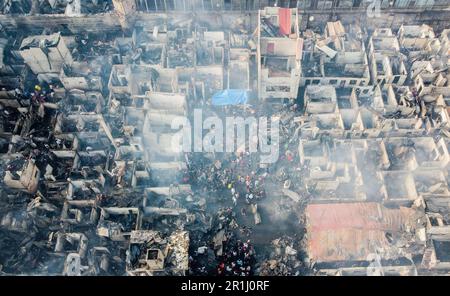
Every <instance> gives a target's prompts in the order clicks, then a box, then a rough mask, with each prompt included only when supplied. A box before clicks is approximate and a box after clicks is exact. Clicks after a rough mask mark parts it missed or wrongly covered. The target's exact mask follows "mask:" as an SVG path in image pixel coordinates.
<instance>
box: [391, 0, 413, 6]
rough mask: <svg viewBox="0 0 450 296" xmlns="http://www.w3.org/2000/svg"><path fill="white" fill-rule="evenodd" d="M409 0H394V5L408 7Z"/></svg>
mask: <svg viewBox="0 0 450 296" xmlns="http://www.w3.org/2000/svg"><path fill="white" fill-rule="evenodd" d="M409 2H410V0H396V1H395V4H394V6H395V7H408V5H409Z"/></svg>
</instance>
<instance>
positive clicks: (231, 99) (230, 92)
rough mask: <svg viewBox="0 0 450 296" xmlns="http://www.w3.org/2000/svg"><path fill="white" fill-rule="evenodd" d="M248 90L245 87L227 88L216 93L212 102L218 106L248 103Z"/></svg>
mask: <svg viewBox="0 0 450 296" xmlns="http://www.w3.org/2000/svg"><path fill="white" fill-rule="evenodd" d="M247 101H248V92H247V91H246V90H244V89H226V90H222V91H219V92H218V93H215V94H214V95H213V97H212V104H213V105H216V106H223V105H239V104H246V103H247Z"/></svg>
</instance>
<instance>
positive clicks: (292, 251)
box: [259, 236, 305, 276]
mask: <svg viewBox="0 0 450 296" xmlns="http://www.w3.org/2000/svg"><path fill="white" fill-rule="evenodd" d="M300 244H301V241H299V240H296V239H295V238H292V237H289V236H283V237H280V238H278V239H275V240H273V241H272V248H273V251H272V252H271V255H270V257H269V258H268V260H266V261H264V262H262V263H261V264H260V266H259V275H263V276H271V275H272V276H273V275H284V276H292V275H300V274H302V273H304V270H303V269H304V268H305V267H304V264H303V262H302V261H301V260H300V259H299V251H298V250H301V249H300V247H301V245H300Z"/></svg>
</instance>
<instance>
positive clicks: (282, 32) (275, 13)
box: [257, 7, 303, 100]
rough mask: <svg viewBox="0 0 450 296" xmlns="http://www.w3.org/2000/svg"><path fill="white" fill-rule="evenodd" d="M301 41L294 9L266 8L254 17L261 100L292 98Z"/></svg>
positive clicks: (298, 66) (295, 84) (296, 79)
mask: <svg viewBox="0 0 450 296" xmlns="http://www.w3.org/2000/svg"><path fill="white" fill-rule="evenodd" d="M302 47H303V40H302V39H301V38H300V37H299V29H298V14H297V11H296V10H295V9H287V8H276V7H275V8H272V7H266V8H265V9H264V10H260V11H259V16H258V45H257V63H258V94H259V97H260V99H261V100H266V99H295V98H297V93H298V87H299V83H300V76H301V59H302Z"/></svg>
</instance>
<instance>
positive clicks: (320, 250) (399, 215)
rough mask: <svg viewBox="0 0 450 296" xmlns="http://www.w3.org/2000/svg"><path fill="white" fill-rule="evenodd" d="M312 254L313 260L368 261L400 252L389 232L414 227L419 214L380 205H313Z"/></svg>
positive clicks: (310, 209) (309, 229)
mask: <svg viewBox="0 0 450 296" xmlns="http://www.w3.org/2000/svg"><path fill="white" fill-rule="evenodd" d="M306 216H307V224H308V225H307V233H308V253H309V257H310V258H311V259H312V260H313V261H317V262H330V261H344V260H366V259H367V256H368V255H369V254H370V253H373V252H375V251H376V250H377V249H379V248H383V249H384V250H385V251H386V253H387V254H389V253H392V252H394V253H395V252H397V251H398V249H397V248H395V246H392V245H391V244H390V243H389V242H388V240H387V238H386V233H387V232H389V233H399V232H402V231H404V229H405V228H406V227H407V225H414V223H415V217H416V211H415V210H413V209H410V208H403V207H402V208H400V209H387V208H385V207H383V206H381V205H380V204H378V203H344V204H311V205H309V206H308V207H307V209H306Z"/></svg>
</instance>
